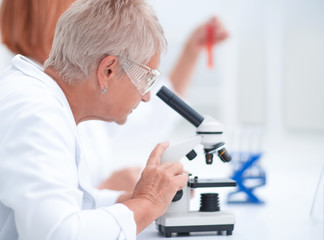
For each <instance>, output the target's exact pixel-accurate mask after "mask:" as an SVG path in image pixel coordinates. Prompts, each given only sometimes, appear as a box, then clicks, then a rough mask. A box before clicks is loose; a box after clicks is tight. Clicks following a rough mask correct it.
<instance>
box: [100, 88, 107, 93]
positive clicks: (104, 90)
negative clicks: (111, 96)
mask: <svg viewBox="0 0 324 240" xmlns="http://www.w3.org/2000/svg"><path fill="white" fill-rule="evenodd" d="M106 92H107V86H105V88H104V89H103V90H102V91H101V94H105V93H106Z"/></svg>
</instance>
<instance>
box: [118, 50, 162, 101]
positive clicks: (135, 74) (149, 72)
mask: <svg viewBox="0 0 324 240" xmlns="http://www.w3.org/2000/svg"><path fill="white" fill-rule="evenodd" d="M118 58H119V59H121V60H122V61H121V66H122V67H123V69H124V71H125V72H126V74H127V76H128V77H129V79H130V80H131V81H132V83H133V84H134V85H135V87H136V88H137V90H138V91H139V92H140V94H141V95H142V96H143V95H145V94H146V93H147V92H148V91H150V90H151V88H152V86H153V84H154V83H155V82H156V80H157V79H158V77H159V76H160V74H161V73H160V71H159V70H156V69H151V68H149V67H147V66H145V65H143V64H140V63H136V62H134V61H132V60H130V59H128V58H126V57H122V56H121V57H120V56H119V57H118Z"/></svg>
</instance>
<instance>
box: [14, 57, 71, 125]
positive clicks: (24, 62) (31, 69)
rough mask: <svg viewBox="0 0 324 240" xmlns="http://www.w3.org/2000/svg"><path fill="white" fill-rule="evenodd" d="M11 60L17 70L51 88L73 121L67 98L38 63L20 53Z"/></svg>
mask: <svg viewBox="0 0 324 240" xmlns="http://www.w3.org/2000/svg"><path fill="white" fill-rule="evenodd" d="M11 61H12V64H13V66H14V67H16V68H17V69H18V70H19V71H21V72H23V73H24V74H26V75H27V76H30V77H32V78H34V79H37V80H39V81H40V82H42V83H43V84H45V85H46V86H47V87H48V88H49V89H51V91H54V93H55V94H56V95H58V96H59V100H60V102H61V103H62V104H63V105H64V106H65V107H67V108H68V109H69V110H70V117H72V119H73V121H74V122H75V119H74V116H73V114H72V109H71V107H70V104H69V102H68V100H67V99H66V96H65V94H64V92H63V91H62V89H61V88H60V86H59V85H58V84H57V82H56V81H55V80H54V79H53V78H51V77H50V76H49V75H47V74H46V73H45V72H44V69H43V67H42V66H41V65H40V64H37V63H35V62H33V61H32V60H30V59H28V58H27V57H25V56H22V55H20V54H18V55H16V56H15V57H14V58H13V59H12V60H11Z"/></svg>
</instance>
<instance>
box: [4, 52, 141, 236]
mask: <svg viewBox="0 0 324 240" xmlns="http://www.w3.org/2000/svg"><path fill="white" fill-rule="evenodd" d="M12 63H13V66H12V67H11V68H10V69H9V71H6V72H4V73H3V74H2V75H1V77H0V240H11V239H18V238H19V239H21V240H23V239H27V240H31V239H32V240H37V239H40V240H44V239H60V240H61V239H64V240H65V239H96V240H98V239H135V238H136V224H135V221H134V216H133V212H132V211H130V210H129V209H128V208H127V207H126V206H125V205H122V204H114V205H112V204H113V203H114V202H115V201H116V199H117V198H118V196H119V194H120V192H114V191H108V190H104V191H99V190H95V189H92V188H91V187H90V180H89V176H88V175H87V166H86V162H85V161H84V159H83V158H84V157H83V153H82V150H81V147H80V142H79V139H78V134H77V131H76V125H75V121H74V118H73V115H72V112H71V109H70V107H69V104H68V102H67V99H66V98H65V95H64V93H63V92H62V90H61V89H60V88H59V86H58V85H57V84H56V83H55V81H53V80H52V79H51V78H50V77H49V76H48V75H46V74H45V73H44V72H43V70H42V69H41V68H39V67H38V66H37V65H36V64H33V63H32V62H31V61H29V60H28V59H26V58H24V57H22V56H20V55H17V56H16V57H15V58H14V59H13V61H12Z"/></svg>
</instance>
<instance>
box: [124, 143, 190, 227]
mask: <svg viewBox="0 0 324 240" xmlns="http://www.w3.org/2000/svg"><path fill="white" fill-rule="evenodd" d="M168 145H169V144H168V143H161V144H158V145H157V146H156V147H155V148H154V150H153V152H152V153H151V155H150V157H149V160H148V161H147V164H146V167H145V169H144V170H143V172H142V175H141V178H140V180H139V181H138V183H137V185H136V187H135V190H134V193H133V196H132V199H131V200H129V201H126V202H124V203H123V204H125V205H126V206H127V207H128V208H130V209H131V210H132V211H133V212H134V217H135V221H136V224H137V232H138V233H139V232H140V231H142V230H143V229H144V228H145V227H147V226H148V225H149V224H150V223H151V222H152V221H154V220H155V219H156V218H158V217H160V216H162V215H163V214H164V213H165V212H166V210H167V208H168V206H169V204H170V203H171V201H172V199H173V197H174V195H175V194H176V192H177V191H178V190H180V189H182V188H183V187H184V186H185V185H186V184H187V181H188V174H184V172H183V166H182V164H181V163H180V162H175V163H173V162H172V163H171V162H165V163H163V164H160V160H161V156H162V154H163V152H164V151H165V149H166V148H167V147H168Z"/></svg>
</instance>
